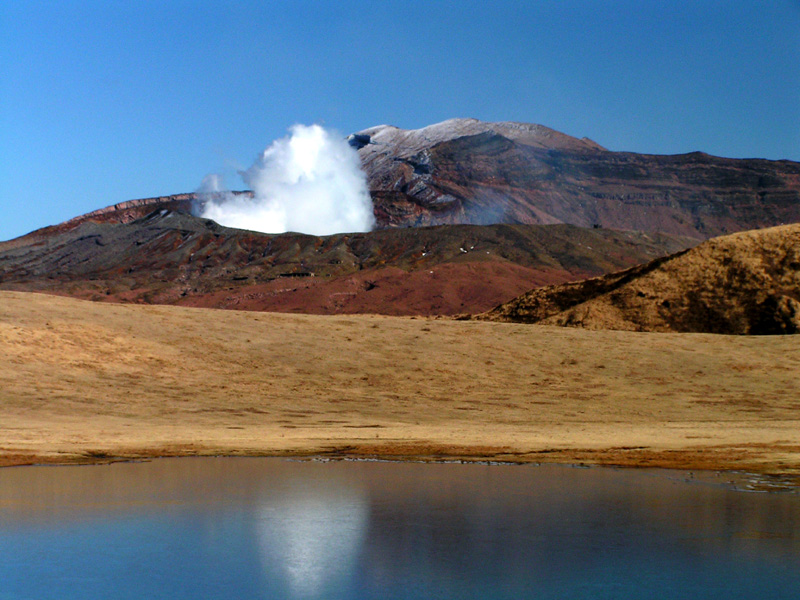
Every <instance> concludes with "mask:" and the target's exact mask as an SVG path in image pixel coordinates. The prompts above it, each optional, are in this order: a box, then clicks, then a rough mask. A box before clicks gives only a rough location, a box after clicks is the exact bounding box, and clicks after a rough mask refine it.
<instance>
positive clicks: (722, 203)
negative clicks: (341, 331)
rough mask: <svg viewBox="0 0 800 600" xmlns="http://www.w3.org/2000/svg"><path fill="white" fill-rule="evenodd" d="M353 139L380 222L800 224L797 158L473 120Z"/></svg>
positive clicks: (387, 129)
mask: <svg viewBox="0 0 800 600" xmlns="http://www.w3.org/2000/svg"><path fill="white" fill-rule="evenodd" d="M356 135H357V136H358V137H356V138H353V137H351V139H354V140H355V141H356V143H354V146H356V147H359V149H358V152H359V155H360V156H361V161H362V164H363V166H364V170H365V171H366V173H367V178H368V184H369V189H370V192H371V194H372V197H373V201H374V204H375V214H376V217H377V222H378V224H379V226H380V227H394V226H399V227H408V226H419V225H437V224H443V223H474V224H485V223H543V224H547V223H571V224H573V225H579V226H582V227H591V226H594V225H599V226H602V227H610V228H616V229H635V230H640V231H663V232H667V233H673V234H678V235H685V236H691V237H696V238H701V239H705V238H709V237H712V236H716V235H722V234H725V233H732V232H734V231H741V230H746V229H756V228H761V227H769V226H773V225H780V224H783V223H793V222H797V221H800V163H796V162H791V161H770V160H760V159H729V158H719V157H714V156H710V155H708V154H704V153H702V152H693V153H690V154H680V155H674V156H656V155H647V154H634V153H630V152H612V151H609V150H606V149H605V148H603V147H602V146H600V145H598V144H597V143H595V142H593V141H591V140H588V139H586V138H583V139H577V138H573V137H570V136H568V135H565V134H563V133H559V132H557V131H554V130H552V129H548V128H547V127H543V126H541V125H533V124H526V123H485V122H481V121H477V120H475V119H451V120H449V121H444V122H442V123H438V124H435V125H430V126H428V127H424V128H422V129H417V130H403V129H398V128H397V127H391V126H387V125H381V126H379V127H372V128H370V129H365V130H363V131H361V132H359V133H358V134H356ZM358 140H360V141H358ZM366 140H369V143H366Z"/></svg>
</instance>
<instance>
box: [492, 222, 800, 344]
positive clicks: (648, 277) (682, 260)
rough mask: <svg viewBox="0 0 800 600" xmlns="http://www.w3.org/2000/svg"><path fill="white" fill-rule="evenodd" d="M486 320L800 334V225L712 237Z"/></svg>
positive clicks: (540, 293) (540, 292) (536, 295)
mask: <svg viewBox="0 0 800 600" xmlns="http://www.w3.org/2000/svg"><path fill="white" fill-rule="evenodd" d="M483 318H485V319H488V320H495V321H512V322H524V323H541V324H549V325H563V326H571V327H584V328H588V329H623V330H632V331H674V332H700V333H724V334H786V333H798V332H800V224H794V225H785V226H782V227H773V228H770V229H763V230H759V231H747V232H742V233H736V234H732V235H728V236H724V237H720V238H716V239H712V240H709V241H707V242H704V243H703V244H701V245H699V246H697V247H696V248H692V249H690V250H686V251H682V252H679V253H676V254H673V255H672V256H668V257H665V258H660V259H656V260H653V261H651V262H649V263H647V264H645V265H640V266H637V267H633V268H631V269H628V270H625V271H622V272H619V273H614V274H610V275H606V276H603V277H599V278H594V279H589V280H586V281H581V282H577V283H568V284H563V285H556V286H549V287H543V288H539V289H535V290H532V291H530V292H527V293H526V294H523V295H522V296H520V297H519V298H516V299H515V300H512V301H511V302H508V303H506V304H503V305H501V306H498V307H497V308H495V309H494V310H492V311H490V312H489V313H487V314H486V315H484V316H483Z"/></svg>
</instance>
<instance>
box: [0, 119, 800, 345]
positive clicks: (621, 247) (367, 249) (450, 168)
mask: <svg viewBox="0 0 800 600" xmlns="http://www.w3.org/2000/svg"><path fill="white" fill-rule="evenodd" d="M348 141H349V143H350V145H351V146H352V147H354V148H355V149H356V150H357V152H358V153H359V156H360V157H361V162H362V165H363V168H364V171H365V173H366V176H367V180H368V184H369V189H370V193H371V195H372V198H373V204H374V210H375V215H376V220H377V230H376V231H373V232H370V233H363V234H361V233H359V234H340V235H334V236H327V237H314V236H308V235H301V234H293V233H287V234H282V235H267V234H260V233H255V232H252V231H242V230H236V229H230V228H225V227H221V226H220V225H218V224H216V223H214V222H212V221H209V220H206V219H201V218H198V217H196V216H193V214H194V213H197V212H199V211H198V208H199V206H200V205H201V204H202V203H203V202H204V200H205V196H198V195H197V194H195V193H186V194H178V195H173V196H162V197H157V198H146V199H140V200H131V201H128V202H122V203H119V204H115V205H112V206H109V207H106V208H101V209H99V210H96V211H93V212H91V213H88V214H85V215H80V216H77V217H75V218H73V219H71V220H69V221H66V222H64V223H60V224H57V225H53V226H50V227H45V228H43V229H40V230H37V231H34V232H32V233H30V234H28V235H25V236H22V237H20V238H17V239H15V240H10V241H7V242H0V289H14V290H38V291H44V292H50V293H59V294H65V295H72V296H76V297H81V298H92V299H103V300H112V301H125V302H156V303H167V304H184V305H192V306H207V307H219V308H244V309H251V310H278V311H298V312H315V313H355V312H377V313H383V314H425V315H427V314H444V315H452V314H458V313H476V312H483V311H486V310H489V309H490V308H492V307H493V306H497V305H498V304H501V303H503V302H508V301H510V300H512V299H513V298H515V297H517V296H519V295H520V294H522V293H523V292H526V291H528V290H530V289H531V288H535V287H538V286H543V285H555V284H563V283H566V282H570V281H576V280H580V279H585V278H587V277H589V278H591V277H596V276H599V275H603V274H607V273H610V272H614V271H618V270H620V269H625V268H630V267H634V266H635V265H638V264H641V263H644V262H647V261H651V260H653V259H655V258H658V257H663V256H665V255H668V254H671V253H674V252H677V251H679V250H684V249H686V248H689V247H691V246H694V245H696V244H697V243H699V242H700V241H701V240H703V239H706V238H709V237H712V236H716V235H720V234H723V233H726V232H733V231H741V230H747V229H756V228H762V227H768V226H774V225H779V224H781V223H793V222H798V221H800V163H796V162H791V161H769V160H761V159H727V158H718V157H713V156H709V155H707V154H703V153H699V152H696V153H691V154H684V155H676V156H654V155H644V154H633V153H627V152H613V151H610V150H607V149H605V148H603V147H602V146H600V145H599V144H597V143H596V142H593V141H592V140H589V139H586V138H583V139H577V138H573V137H570V136H568V135H565V134H563V133H559V132H557V131H555V130H552V129H549V128H547V127H543V126H541V125H533V124H525V123H484V122H481V121H477V120H474V119H452V120H449V121H444V122H442V123H438V124H435V125H431V126H428V127H424V128H422V129H417V130H403V129H398V128H397V127H391V126H387V125H381V126H378V127H372V128H370V129H365V130H363V131H361V132H358V133H356V134H353V135H351V136H349V138H348ZM234 193H236V194H243V195H249V194H252V193H251V192H249V191H240V192H234ZM635 231H638V233H637V232H635ZM753 235H756V234H753ZM759 239H760V238H759ZM670 260H672V259H670ZM642 268H650V267H642ZM635 272H637V273H638V271H635ZM626 277H627V276H626ZM607 281H609V282H612V281H614V280H613V278H611V279H608V280H607ZM576 285H578V284H576ZM592 285H594V284H580V285H579V286H578V287H574V288H573V287H570V288H567V289H570V290H572V289H581V290H584V289H586V290H589V289H592V287H591V286H592ZM604 285H605V284H604ZM608 285H616V284H612V283H609V284H608ZM697 285H700V284H699V283H698V284H697ZM580 286H588V287H580ZM601 287H602V286H601ZM604 289H605V288H604ZM731 289H733V288H731ZM654 293H655V292H654ZM581 294H583V292H581ZM581 297H583V296H581ZM615 297H616V296H615ZM789 297H790V298H792V297H794V296H791V295H790V296H789ZM665 299H666V298H665ZM666 300H667V301H668V302H669V303H672V302H678V301H677V300H673V299H666ZM543 302H544V300H543ZM548 302H549V300H548ZM770 302H771V300H770ZM776 302H778V300H776ZM780 302H783V303H784V304H785V302H789V301H788V300H786V301H784V300H780ZM780 302H779V304H780ZM695 304H697V303H696V302H695ZM557 305H558V306H561V305H560V304H558V303H556V304H553V306H557ZM790 305H791V303H790V304H789V305H787V306H790ZM548 306H550V305H549V304H548ZM665 306H666V305H665ZM692 306H695V305H692ZM781 306H783V304H781ZM791 306H793V305H791ZM526 310H527V309H526ZM537 310H538V309H537ZM787 310H788V309H787ZM549 311H550V308H548V309H547V311H546V313H547V318H550V317H553V318H555V317H554V314H551V312H549ZM524 312H525V311H522V310H521V311H518V314H519V315H522V314H523V313H524ZM534 313H536V311H534ZM515 314H516V313H515ZM525 314H527V313H525ZM532 314H533V313H532ZM536 314H538V313H536ZM659 314H660V313H659ZM536 318H537V319H538V318H539V317H538V316H537V317H536ZM630 318H631V319H633V320H632V321H630V323H629V322H628V320H626V319H628V317H627V316H626V317H624V318H622V321H620V323H622V324H617V325H614V326H620V327H626V328H638V327H642V328H648V327H653V328H656V329H668V330H696V329H697V327H700V326H699V325H696V324H695V325H689V324H686V322H685V321H686V318H684V317H681V319H683V320H681V319H677V317H676V318H675V319H672V318H671V317H670V319H672V320H668V323H667V324H662V323H660V322H658V323H657V322H655V321H653V322H652V323H651V322H650V321H642V322H641V323H640V322H639V321H637V320H636V319H635V318H633V317H630ZM637 318H638V317H637ZM525 319H528V317H525ZM790 321H791V319H790ZM589 322H590V321H589V320H586V323H587V326H589V325H588V324H589ZM615 323H616V321H615ZM692 327H694V328H695V329H692ZM726 327H727V326H724V327H723V326H720V330H726ZM764 327H767V326H766V325H764ZM776 327H777V325H776ZM787 327H790V325H787ZM753 328H755V329H754V330H760V328H763V327H762V325H753V324H749V325H742V326H741V327H740V328H739V329H742V330H748V331H749V330H750V329H753ZM712 329H713V327H712ZM734 329H735V328H734ZM767 329H769V327H767Z"/></svg>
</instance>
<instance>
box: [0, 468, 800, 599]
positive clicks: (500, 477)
mask: <svg viewBox="0 0 800 600" xmlns="http://www.w3.org/2000/svg"><path fill="white" fill-rule="evenodd" d="M690 478H691V475H689V474H685V473H677V472H669V471H661V472H657V471H630V470H615V469H607V468H590V469H585V468H574V467H566V466H556V465H543V466H535V465H527V466H513V465H479V464H470V465H462V464H414V463H383V462H314V461H308V462H306V461H289V460H281V459H262V458H197V459H187V458H184V459H162V460H156V461H152V462H144V463H118V464H112V465H105V466H83V467H25V468H12V469H2V470H0V599H2V600H19V599H22V598H25V599H28V598H36V599H37V600H45V599H50V598H53V599H56V598H57V599H59V600H69V599H77V598H81V599H84V598H122V599H125V598H131V599H133V598H136V599H141V598H169V599H184V598H185V599H189V598H191V599H202V598H252V599H267V598H269V599H272V598H275V599H278V598H280V599H312V598H334V599H336V598H342V599H344V598H347V599H356V600H357V599H363V598H381V599H392V598H404V599H417V598H419V599H422V598H437V599H440V598H459V599H463V598H476V599H481V600H491V599H495V598H498V599H499V598H503V599H506V598H507V599H512V598H513V599H519V598H565V599H566V598H569V599H576V598H595V599H596V598H636V599H644V598H680V597H691V598H724V599H726V600H730V599H731V598H748V599H750V598H753V597H762V598H793V599H794V598H797V597H798V596H797V590H800V495H798V494H796V493H745V492H741V491H734V490H732V489H730V487H729V486H726V485H724V484H723V481H724V479H725V477H724V476H721V477H719V478H717V479H719V481H718V482H717V480H716V479H715V478H714V477H713V476H711V477H709V478H707V480H706V481H703V482H698V481H696V480H695V481H688V482H687V481H686V479H690Z"/></svg>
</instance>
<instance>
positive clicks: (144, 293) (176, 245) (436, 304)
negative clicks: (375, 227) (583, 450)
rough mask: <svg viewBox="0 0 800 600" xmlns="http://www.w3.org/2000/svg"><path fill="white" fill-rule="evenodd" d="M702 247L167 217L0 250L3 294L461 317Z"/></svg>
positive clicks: (499, 229)
mask: <svg viewBox="0 0 800 600" xmlns="http://www.w3.org/2000/svg"><path fill="white" fill-rule="evenodd" d="M693 243H694V240H692V239H687V238H679V237H676V236H668V235H662V234H642V233H634V232H620V231H612V230H600V229H580V228H578V227H574V226H568V225H556V226H536V225H494V226H474V225H458V226H441V227H433V228H430V227H429V228H413V229H389V230H381V231H373V232H371V233H358V234H340V235H334V236H327V237H315V236H310V235H302V234H296V233H287V234H281V235H269V234H264V233H256V232H252V231H243V230H238V229H230V228H226V227H221V226H220V225H218V224H217V223H214V222H213V221H210V220H207V219H200V218H197V217H193V216H191V215H188V214H185V213H181V212H170V211H168V210H166V209H162V210H160V211H156V212H155V213H152V214H150V215H148V216H147V217H145V218H142V219H139V220H136V221H133V222H129V223H114V222H105V223H97V222H93V221H91V220H84V221H83V222H81V223H79V224H78V225H76V226H74V227H72V228H62V230H60V231H55V230H54V231H51V232H50V233H49V234H48V235H45V236H36V235H30V236H25V237H24V238H20V239H19V240H15V241H14V243H13V244H6V245H0V289H14V290H30V291H42V292H49V293H59V294H66V295H70V296H75V297H80V298H91V299H96V300H111V301H125V302H147V303H165V304H184V305H192V306H208V307H219V308H241V309H250V310H275V311H298V312H314V313H353V312H374V313H382V314H453V313H460V312H481V311H484V310H488V309H489V308H491V307H492V306H495V305H497V304H498V303H500V302H504V301H507V300H510V299H511V298H514V297H515V296H517V295H519V294H520V293H522V292H524V291H525V290H528V289H530V288H532V287H534V286H539V285H546V284H552V283H561V282H564V281H573V280H575V279H581V278H585V277H590V276H593V275H598V274H601V273H607V272H610V271H614V270H617V269H620V268H624V267H627V266H631V265H635V264H638V263H641V262H645V261H647V260H650V259H652V258H654V257H657V256H663V255H665V254H668V253H670V252H674V251H676V250H678V249H681V248H685V247H687V246H690V245H693Z"/></svg>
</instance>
